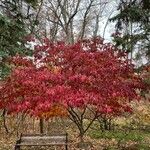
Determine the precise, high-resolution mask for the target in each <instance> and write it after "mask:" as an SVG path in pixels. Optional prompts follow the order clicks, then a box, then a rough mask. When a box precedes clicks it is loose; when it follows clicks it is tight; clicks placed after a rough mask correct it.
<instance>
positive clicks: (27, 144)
mask: <svg viewBox="0 0 150 150" xmlns="http://www.w3.org/2000/svg"><path fill="white" fill-rule="evenodd" d="M16 145H17V146H53V145H58V146H63V145H68V144H67V143H51V144H40V143H39V144H38V143H37V144H29V143H22V144H16Z"/></svg>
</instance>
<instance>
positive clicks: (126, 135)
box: [88, 130, 150, 142]
mask: <svg viewBox="0 0 150 150" xmlns="http://www.w3.org/2000/svg"><path fill="white" fill-rule="evenodd" d="M88 135H89V136H90V137H91V138H94V139H116V140H117V141H118V140H124V141H135V142H141V141H143V140H144V139H145V137H147V136H150V135H149V134H148V133H147V132H144V131H137V130H132V131H127V132H125V131H123V130H116V131H104V132H100V131H96V130H91V131H89V133H88Z"/></svg>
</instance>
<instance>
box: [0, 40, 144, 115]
mask: <svg viewBox="0 0 150 150" xmlns="http://www.w3.org/2000/svg"><path fill="white" fill-rule="evenodd" d="M34 56H35V60H34V62H32V61H29V60H28V59H25V58H20V57H17V58H15V59H14V61H13V63H14V64H15V66H16V67H15V69H14V70H13V71H12V73H11V75H10V76H9V77H8V78H7V79H6V81H5V84H4V85H3V87H2V88H1V89H0V91H1V94H0V100H1V102H2V104H3V105H2V107H3V108H6V109H7V110H8V112H9V113H17V112H27V113H29V114H31V115H34V116H39V117H40V116H41V113H44V114H46V113H47V112H50V111H51V110H52V109H53V106H55V105H59V106H62V107H63V108H66V109H67V108H68V107H73V108H84V107H87V106H92V108H94V110H95V111H98V112H100V113H111V114H120V113H122V112H130V111H131V109H130V107H129V101H131V100H135V99H138V98H139V96H138V94H137V92H136V89H141V88H143V87H144V85H143V83H142V80H141V79H140V78H139V77H138V76H135V74H134V66H133V65H132V64H131V63H130V60H126V59H125V58H126V57H125V54H123V53H119V51H118V50H117V49H116V48H115V47H114V46H113V45H111V44H110V43H109V44H104V43H103V41H102V40H101V39H92V40H84V41H79V42H77V43H75V44H72V45H66V44H65V43H64V42H57V43H51V42H50V41H48V40H45V43H44V44H43V46H39V45H38V46H36V52H35V55H34ZM21 60H22V61H21Z"/></svg>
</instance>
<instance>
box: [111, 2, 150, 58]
mask: <svg viewBox="0 0 150 150" xmlns="http://www.w3.org/2000/svg"><path fill="white" fill-rule="evenodd" d="M118 11H119V13H118V14H117V15H116V16H114V17H113V18H111V19H110V20H111V21H117V23H116V34H114V35H113V37H114V41H115V43H116V45H117V46H121V47H122V48H124V49H126V52H127V53H129V54H131V58H133V52H136V58H137V59H140V58H141V56H144V57H145V58H147V60H148V61H149V60H150V22H149V21H150V1H149V0H120V2H119V5H118ZM134 50H135V51H134Z"/></svg>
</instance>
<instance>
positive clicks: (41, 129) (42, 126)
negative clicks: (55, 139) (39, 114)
mask: <svg viewBox="0 0 150 150" xmlns="http://www.w3.org/2000/svg"><path fill="white" fill-rule="evenodd" d="M40 133H41V134H43V133H44V120H43V118H40Z"/></svg>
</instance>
